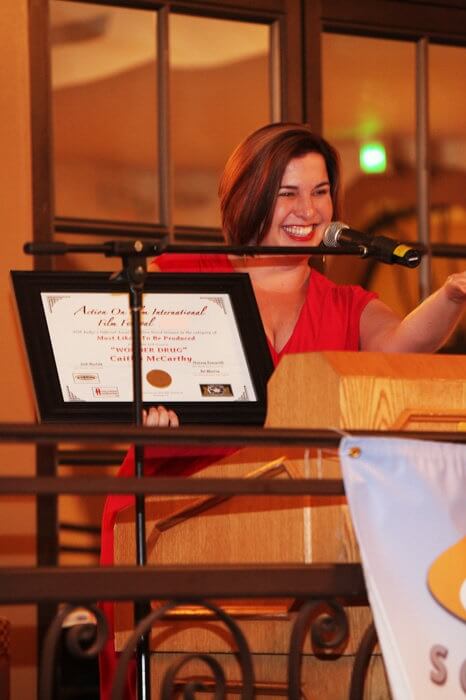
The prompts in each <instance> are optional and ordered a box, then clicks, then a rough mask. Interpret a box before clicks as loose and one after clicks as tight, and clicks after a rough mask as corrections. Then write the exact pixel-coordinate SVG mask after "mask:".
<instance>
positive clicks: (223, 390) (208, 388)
mask: <svg viewBox="0 0 466 700" xmlns="http://www.w3.org/2000/svg"><path fill="white" fill-rule="evenodd" d="M199 386H200V388H201V394H202V396H210V397H211V398H218V397H219V396H233V390H232V388H231V384H199Z"/></svg>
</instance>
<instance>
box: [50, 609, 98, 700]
mask: <svg viewBox="0 0 466 700" xmlns="http://www.w3.org/2000/svg"><path fill="white" fill-rule="evenodd" d="M78 607H79V608H81V609H83V608H84V609H86V610H88V611H89V612H90V613H91V615H92V616H93V618H94V619H95V621H96V622H95V624H94V625H91V624H82V625H73V626H72V627H69V628H68V629H67V631H66V634H65V643H66V645H67V648H68V650H69V652H70V653H71V654H72V655H73V656H74V657H76V658H81V659H93V658H96V657H97V656H98V655H99V654H100V652H101V651H102V649H103V647H104V644H105V642H106V641H107V638H108V625H107V620H106V618H105V615H104V614H103V612H102V611H101V610H100V609H99V608H98V607H97V606H96V605H78V604H71V603H67V604H66V605H64V606H63V607H62V608H61V609H60V610H59V612H58V613H57V614H56V615H55V617H54V619H53V620H52V622H51V624H50V626H49V628H48V630H47V634H46V636H45V640H44V646H43V649H42V660H41V670H40V685H39V700H52V698H54V697H55V683H56V671H57V656H58V649H59V645H60V639H61V636H62V632H63V629H64V628H63V625H64V622H65V620H66V619H67V618H68V617H69V616H70V614H72V613H73V612H74V611H75V610H76V609H77V608H78Z"/></svg>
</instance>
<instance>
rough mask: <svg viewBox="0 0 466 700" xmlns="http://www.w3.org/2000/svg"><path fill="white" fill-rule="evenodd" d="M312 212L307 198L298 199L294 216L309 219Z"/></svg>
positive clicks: (310, 203) (312, 208)
mask: <svg viewBox="0 0 466 700" xmlns="http://www.w3.org/2000/svg"><path fill="white" fill-rule="evenodd" d="M313 212H314V207H313V206H312V202H311V200H310V199H308V198H307V197H306V198H304V197H300V198H299V199H298V200H297V201H296V205H295V214H296V215H297V216H299V217H301V218H302V219H306V220H307V219H310V218H311V216H312V214H313Z"/></svg>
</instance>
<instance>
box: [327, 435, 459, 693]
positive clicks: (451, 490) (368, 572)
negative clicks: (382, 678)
mask: <svg viewBox="0 0 466 700" xmlns="http://www.w3.org/2000/svg"><path fill="white" fill-rule="evenodd" d="M340 459H341V464H342V469H343V478H344V482H345V488H346V494H347V498H348V502H349V506H350V510H351V516H352V520H353V524H354V528H355V531H356V536H357V539H358V542H359V546H360V549H361V559H362V564H363V569H364V576H365V580H366V586H367V591H368V595H369V600H370V604H371V608H372V613H373V616H374V622H375V626H376V629H377V634H378V637H379V642H380V646H381V649H382V654H383V658H384V661H385V665H386V669H387V673H388V677H389V681H390V686H391V690H392V693H393V697H394V699H395V700H430V699H431V698H432V699H434V698H435V699H436V700H453V699H454V698H462V699H463V700H464V698H465V697H466V446H464V445H454V444H445V443H443V444H442V443H438V442H428V441H423V440H403V439H397V440H394V439H388V438H363V439H361V438H345V439H344V440H342V443H341V445H340Z"/></svg>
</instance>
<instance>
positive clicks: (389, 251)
mask: <svg viewBox="0 0 466 700" xmlns="http://www.w3.org/2000/svg"><path fill="white" fill-rule="evenodd" d="M322 243H323V244H324V246H327V248H339V247H344V245H345V244H346V243H350V244H352V245H353V246H354V245H357V246H359V247H360V248H361V253H362V256H363V257H367V256H369V255H371V256H372V257H374V258H376V259H377V260H380V261H381V262H384V263H388V264H389V265H393V264H394V263H397V264H398V265H404V266H405V267H417V266H418V265H419V263H420V262H421V258H422V254H423V251H422V250H419V249H416V248H411V247H410V246H408V245H406V244H405V243H400V241H395V240H394V239H393V238H387V237H386V236H369V235H368V234H367V233H361V232H360V231H355V230H354V229H352V228H350V227H349V226H347V224H343V223H342V222H341V221H333V222H332V223H331V224H329V225H328V226H327V228H326V229H325V231H324V235H323V238H322Z"/></svg>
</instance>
